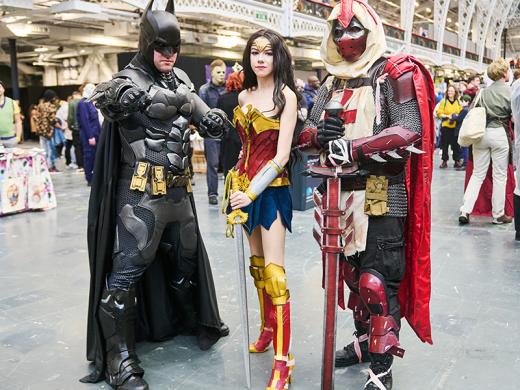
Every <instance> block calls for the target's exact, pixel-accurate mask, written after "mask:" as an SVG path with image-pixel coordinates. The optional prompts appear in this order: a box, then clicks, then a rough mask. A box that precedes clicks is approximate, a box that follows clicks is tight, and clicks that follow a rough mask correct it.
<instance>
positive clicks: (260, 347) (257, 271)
mask: <svg viewBox="0 0 520 390" xmlns="http://www.w3.org/2000/svg"><path fill="white" fill-rule="evenodd" d="M249 260H250V262H251V265H250V266H249V272H250V273H251V276H252V277H253V279H254V282H255V287H256V291H257V293H258V302H259V304H260V335H259V336H258V339H257V340H256V341H255V342H254V343H251V344H249V352H251V353H260V352H265V351H267V350H268V349H269V346H270V345H271V341H273V327H272V324H271V322H272V321H271V311H272V308H273V305H272V303H271V298H270V297H269V295H267V293H266V291H265V283H264V269H265V260H264V258H263V257H262V256H251V257H250V258H249Z"/></svg>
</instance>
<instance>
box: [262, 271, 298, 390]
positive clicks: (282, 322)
mask: <svg viewBox="0 0 520 390" xmlns="http://www.w3.org/2000/svg"><path fill="white" fill-rule="evenodd" d="M264 282H265V290H266V293H267V295H268V297H269V299H270V300H271V303H272V306H273V308H272V310H271V321H272V324H273V333H274V338H273V346H274V361H273V367H272V372H271V377H270V378H269V382H268V383H267V387H266V390H284V389H288V388H289V383H291V376H292V370H293V368H294V357H293V356H292V354H290V353H289V346H290V342H291V303H290V302H289V290H287V287H286V283H287V282H286V277H285V270H284V268H283V267H281V266H279V265H276V264H273V263H270V264H269V265H268V266H267V267H265V270H264Z"/></svg>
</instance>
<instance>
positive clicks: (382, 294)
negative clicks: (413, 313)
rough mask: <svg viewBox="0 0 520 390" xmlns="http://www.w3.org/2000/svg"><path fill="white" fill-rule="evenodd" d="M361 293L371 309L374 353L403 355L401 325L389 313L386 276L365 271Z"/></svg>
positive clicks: (371, 338)
mask: <svg viewBox="0 0 520 390" xmlns="http://www.w3.org/2000/svg"><path fill="white" fill-rule="evenodd" d="M359 295H360V297H361V299H362V301H363V302H364V303H365V305H366V307H367V308H368V310H369V311H370V314H371V316H370V331H369V334H370V345H369V351H370V352H372V353H379V354H384V353H387V352H388V353H390V354H392V355H396V356H399V357H403V355H404V349H402V348H400V346H399V339H398V336H397V335H398V332H399V326H398V324H397V322H396V321H395V318H394V317H393V316H391V315H389V314H388V303H387V295H386V290H385V283H384V278H383V276H382V275H381V274H379V273H378V272H377V271H374V270H371V271H370V272H363V273H362V274H361V276H360V278H359Z"/></svg>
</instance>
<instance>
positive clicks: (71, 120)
mask: <svg viewBox="0 0 520 390" xmlns="http://www.w3.org/2000/svg"><path fill="white" fill-rule="evenodd" d="M83 87H84V86H82V87H80V90H79V91H74V92H72V100H71V101H69V112H68V115H67V123H68V125H69V129H70V131H71V133H72V145H73V146H74V156H75V157H76V164H77V166H78V168H83V145H82V144H81V137H80V134H79V127H78V120H77V118H76V110H77V107H78V103H79V102H80V100H81V92H80V91H82V90H83Z"/></svg>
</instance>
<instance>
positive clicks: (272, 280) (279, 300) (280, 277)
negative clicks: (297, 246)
mask: <svg viewBox="0 0 520 390" xmlns="http://www.w3.org/2000/svg"><path fill="white" fill-rule="evenodd" d="M264 283H265V291H266V292H267V294H268V295H269V296H270V297H271V301H272V302H273V305H283V304H285V303H287V301H288V300H289V290H287V278H286V277H285V269H284V268H283V267H282V266H280V265H278V264H274V263H269V265H268V266H267V267H265V269H264Z"/></svg>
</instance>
